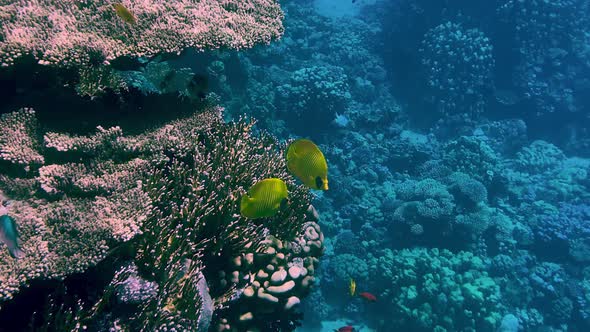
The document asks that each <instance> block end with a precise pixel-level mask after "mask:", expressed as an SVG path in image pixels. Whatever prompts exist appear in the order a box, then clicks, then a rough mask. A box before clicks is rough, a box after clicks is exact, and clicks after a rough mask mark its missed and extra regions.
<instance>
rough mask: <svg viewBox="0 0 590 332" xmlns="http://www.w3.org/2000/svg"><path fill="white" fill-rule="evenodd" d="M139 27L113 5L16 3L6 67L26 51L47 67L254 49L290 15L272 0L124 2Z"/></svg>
mask: <svg viewBox="0 0 590 332" xmlns="http://www.w3.org/2000/svg"><path fill="white" fill-rule="evenodd" d="M121 5H122V6H123V7H124V8H125V9H127V10H128V11H129V12H131V13H132V16H134V17H135V19H136V22H135V23H133V24H130V23H129V22H125V21H124V20H123V19H122V18H121V17H119V16H118V15H117V12H116V11H115V9H114V8H113V6H112V3H111V2H109V1H103V0H101V1H77V2H75V3H72V2H71V1H60V0H36V1H24V0H17V1H10V2H9V3H5V4H3V6H1V7H0V16H1V17H2V18H3V19H2V32H1V33H0V37H1V38H0V63H1V64H2V65H3V66H10V65H12V64H13V63H14V61H15V60H16V59H18V58H19V57H22V56H24V55H27V54H31V55H33V56H35V57H36V58H37V59H38V60H39V63H41V64H52V65H74V66H80V65H84V64H87V63H108V62H109V61H111V60H113V59H115V58H118V57H122V56H132V57H139V56H148V57H149V56H154V55H156V54H159V53H180V52H181V51H182V50H183V49H185V48H188V47H194V48H197V49H212V48H219V47H221V46H227V47H231V48H244V47H251V46H253V45H254V44H256V43H260V42H266V43H268V42H269V41H270V40H271V39H272V38H276V37H279V36H280V35H281V34H282V30H283V27H282V22H281V21H282V18H283V14H282V12H281V9H280V7H279V6H278V4H277V3H276V2H275V1H272V0H251V1H216V0H206V1H194V0H175V1H163V0H144V1H121Z"/></svg>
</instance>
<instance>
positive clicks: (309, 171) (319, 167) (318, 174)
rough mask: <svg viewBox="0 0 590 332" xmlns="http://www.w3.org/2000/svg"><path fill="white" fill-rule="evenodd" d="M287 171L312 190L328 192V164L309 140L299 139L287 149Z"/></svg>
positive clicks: (318, 149)
mask: <svg viewBox="0 0 590 332" xmlns="http://www.w3.org/2000/svg"><path fill="white" fill-rule="evenodd" d="M287 169H289V171H290V172H291V173H293V174H294V175H295V176H296V177H298V178H299V179H300V180H301V181H302V182H303V183H304V184H305V185H306V186H308V187H309V188H312V189H319V190H328V163H327V162H326V158H325V157H324V154H323V153H322V151H321V150H320V148H318V146H317V145H315V143H314V142H312V141H310V140H308V139H298V140H295V141H293V142H292V143H291V144H289V147H288V148H287Z"/></svg>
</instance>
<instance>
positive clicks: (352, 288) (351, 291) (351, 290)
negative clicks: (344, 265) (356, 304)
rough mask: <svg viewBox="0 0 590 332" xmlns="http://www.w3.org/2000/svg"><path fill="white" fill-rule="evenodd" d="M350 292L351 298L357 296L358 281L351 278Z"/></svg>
mask: <svg viewBox="0 0 590 332" xmlns="http://www.w3.org/2000/svg"><path fill="white" fill-rule="evenodd" d="M348 291H349V292H350V296H354V294H356V281H354V279H352V278H350V284H349V285H348Z"/></svg>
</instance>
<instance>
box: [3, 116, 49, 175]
mask: <svg viewBox="0 0 590 332" xmlns="http://www.w3.org/2000/svg"><path fill="white" fill-rule="evenodd" d="M37 127H38V125H37V120H36V118H35V112H34V111H33V110H32V109H30V108H23V109H20V110H18V111H17V112H13V113H7V114H2V115H1V116H0V128H2V130H1V131H0V162H1V163H3V164H6V163H8V164H12V165H16V166H19V167H22V168H24V169H25V170H28V169H29V166H32V165H41V164H43V163H44V162H45V159H44V158H43V156H42V155H41V154H40V153H39V152H38V149H39V142H38V141H37V137H36V136H37V130H38V128H37Z"/></svg>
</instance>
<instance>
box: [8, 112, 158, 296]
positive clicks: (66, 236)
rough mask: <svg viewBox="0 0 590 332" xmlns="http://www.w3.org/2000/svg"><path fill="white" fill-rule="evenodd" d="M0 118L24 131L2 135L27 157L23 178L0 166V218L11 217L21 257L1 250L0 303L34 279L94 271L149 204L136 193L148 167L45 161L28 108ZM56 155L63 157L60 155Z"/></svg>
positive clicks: (90, 159) (135, 229) (94, 160)
mask: <svg viewBox="0 0 590 332" xmlns="http://www.w3.org/2000/svg"><path fill="white" fill-rule="evenodd" d="M3 118H4V119H10V118H12V119H19V121H20V124H19V126H18V127H19V128H28V129H27V130H26V131H22V130H14V131H7V132H5V133H6V135H11V136H8V137H7V138H6V140H5V142H7V143H15V144H16V143H18V142H23V145H22V146H23V147H26V148H27V149H23V151H25V152H27V154H28V155H32V156H34V157H32V158H20V159H16V161H17V162H18V163H19V164H20V166H23V167H25V168H28V169H29V170H30V172H28V173H25V174H21V173H17V174H16V175H14V174H9V173H5V171H6V170H8V169H7V168H3V169H2V172H0V192H3V193H4V194H3V195H2V196H6V197H5V200H6V203H5V204H6V205H7V206H6V207H5V209H4V211H3V212H4V213H7V214H10V215H11V216H13V217H14V218H15V219H16V221H17V224H18V227H19V230H20V235H21V241H22V247H23V250H24V251H25V253H26V256H25V257H24V258H22V259H20V260H14V259H12V258H11V257H10V256H9V255H8V253H7V252H5V251H4V250H3V251H1V252H0V260H1V261H2V265H3V266H6V268H5V269H2V271H1V272H0V273H1V276H0V279H1V280H2V283H1V285H2V287H0V288H1V290H0V294H1V296H0V302H3V301H5V300H8V299H10V298H12V296H13V294H14V293H15V292H16V291H17V290H18V288H19V287H20V286H26V285H27V284H28V283H29V282H30V281H31V280H33V279H37V278H49V279H61V278H64V277H66V276H67V275H69V274H72V273H77V272H83V271H84V270H85V269H86V268H88V267H89V266H93V265H95V264H96V263H98V262H99V261H101V260H102V259H104V258H105V257H106V255H107V252H108V250H109V249H111V248H113V247H115V246H116V244H118V243H122V242H125V241H129V240H130V239H132V238H134V237H135V236H137V235H138V234H140V233H141V230H140V227H141V223H142V222H143V221H144V220H145V219H146V218H147V213H148V211H149V209H148V206H149V204H150V198H149V197H148V195H147V194H146V193H145V191H144V190H143V187H142V184H143V182H142V180H144V181H145V176H146V175H147V170H148V168H149V167H148V163H147V161H145V160H140V159H131V160H128V161H123V162H121V163H113V162H110V161H108V160H105V159H103V158H102V156H101V158H98V157H96V156H87V157H85V158H82V159H81V160H79V162H77V163H66V164H58V163H55V162H56V161H55V159H51V160H52V161H51V163H49V162H48V161H47V162H46V160H49V159H47V158H46V155H47V153H49V152H50V150H52V149H53V147H50V146H47V145H44V144H42V143H41V142H40V138H41V136H40V135H38V133H37V129H36V126H37V122H36V119H35V113H34V111H33V110H30V109H25V110H20V111H17V112H14V113H11V114H6V115H5V116H3ZM25 135H27V136H25ZM57 141H59V139H57V138H56V139H55V140H54V142H57ZM94 144H99V143H97V142H94ZM62 145H63V144H62ZM61 152H62V153H64V154H65V155H67V154H68V153H67V152H66V151H65V149H64V150H62V151H61ZM2 162H15V158H13V157H12V155H11V154H5V155H3V156H2ZM40 164H43V166H41V167H39V166H40ZM15 186H20V189H16V190H15V188H14V187H15Z"/></svg>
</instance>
